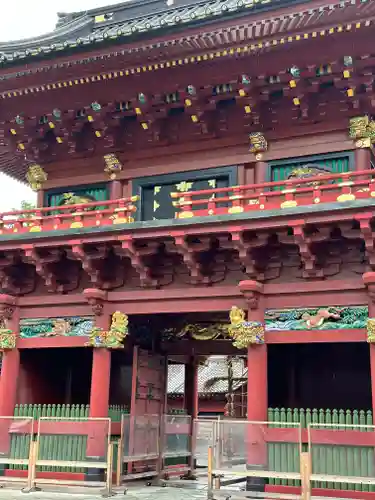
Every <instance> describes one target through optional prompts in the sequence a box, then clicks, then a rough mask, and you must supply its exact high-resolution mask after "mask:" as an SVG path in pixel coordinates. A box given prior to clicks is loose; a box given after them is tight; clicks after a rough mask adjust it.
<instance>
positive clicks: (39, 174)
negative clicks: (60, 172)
mask: <svg viewBox="0 0 375 500" xmlns="http://www.w3.org/2000/svg"><path fill="white" fill-rule="evenodd" d="M47 179H48V175H47V174H46V172H45V171H44V170H43V168H42V167H41V166H40V165H38V164H36V163H34V164H33V165H30V166H29V168H28V170H27V174H26V180H27V182H28V183H29V185H30V187H31V189H32V190H33V191H39V189H42V187H43V184H44V183H45V182H46V180H47Z"/></svg>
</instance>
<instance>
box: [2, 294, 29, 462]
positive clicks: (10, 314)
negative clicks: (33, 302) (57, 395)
mask: <svg viewBox="0 0 375 500" xmlns="http://www.w3.org/2000/svg"><path fill="white" fill-rule="evenodd" d="M0 317H1V322H2V326H4V327H5V328H7V329H9V330H12V332H13V333H15V334H16V335H17V336H18V334H19V308H18V307H17V303H16V298H15V297H12V296H10V295H3V294H0ZM19 372H20V351H19V349H17V348H15V349H10V350H5V351H4V352H3V360H2V367H1V376H0V417H13V415H14V408H15V406H16V402H17V386H18V380H19ZM10 425H11V420H10V419H1V418H0V453H2V454H4V455H5V456H7V455H9V452H10V444H11V441H10V434H9V428H10ZM26 432H27V431H26Z"/></svg>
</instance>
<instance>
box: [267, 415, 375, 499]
mask: <svg viewBox="0 0 375 500" xmlns="http://www.w3.org/2000/svg"><path fill="white" fill-rule="evenodd" d="M268 420H269V421H270V422H288V423H299V422H300V423H301V424H302V427H304V428H306V427H307V426H308V424H309V423H314V424H318V425H317V427H316V428H319V429H327V430H330V429H331V430H335V427H331V426H329V427H328V426H327V425H326V424H340V425H345V429H346V430H360V431H362V432H366V431H371V430H372V428H371V427H368V428H366V427H358V426H359V425H363V426H371V425H372V422H373V418H372V412H371V411H367V412H365V411H358V410H323V409H309V408H269V410H268ZM275 427H283V426H282V424H281V425H280V424H276V423H275ZM338 428H339V427H336V429H338ZM303 448H304V450H306V449H307V443H304V444H303ZM311 452H312V463H313V472H315V473H317V474H319V473H321V474H334V475H342V476H363V477H372V478H373V477H375V470H374V458H375V450H374V449H373V448H372V447H364V446H338V445H319V444H316V445H314V443H312V449H311ZM268 460H269V467H270V470H274V471H283V472H295V471H297V470H298V468H299V455H298V446H296V445H295V444H293V443H269V445H268ZM270 484H281V485H288V486H298V485H299V481H292V480H277V479H272V480H270ZM313 487H315V488H330V489H339V490H356V491H371V492H372V491H375V488H374V487H373V486H368V485H365V484H354V485H348V484H346V483H326V482H315V484H313Z"/></svg>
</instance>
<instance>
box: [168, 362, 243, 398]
mask: <svg viewBox="0 0 375 500" xmlns="http://www.w3.org/2000/svg"><path fill="white" fill-rule="evenodd" d="M232 365H233V377H234V378H237V379H238V378H240V377H246V374H247V368H245V364H244V361H243V359H240V358H234V359H233V362H232ZM211 381H213V383H212V384H211V383H210V382H211ZM184 384H185V367H184V365H169V366H168V394H183V393H184ZM241 385H243V382H241V381H236V382H235V383H234V389H238V388H239V387H241ZM227 391H228V368H227V364H226V357H225V356H210V357H209V358H208V359H207V360H206V362H205V364H204V365H201V366H200V367H199V368H198V392H199V394H217V393H226V392H227Z"/></svg>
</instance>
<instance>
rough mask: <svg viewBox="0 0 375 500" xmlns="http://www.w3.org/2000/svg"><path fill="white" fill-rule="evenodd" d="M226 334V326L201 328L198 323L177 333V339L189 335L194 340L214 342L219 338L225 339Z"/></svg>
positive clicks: (215, 324) (217, 324) (216, 324)
mask: <svg viewBox="0 0 375 500" xmlns="http://www.w3.org/2000/svg"><path fill="white" fill-rule="evenodd" d="M227 333H228V327H227V326H226V325H221V324H220V323H214V324H212V325H209V326H202V325H200V324H199V323H198V324H189V325H186V326H185V327H184V328H183V329H182V330H181V332H180V333H179V337H184V336H185V335H189V336H190V337H191V338H192V339H194V340H216V339H217V338H219V337H220V336H224V337H225V336H226V334H227Z"/></svg>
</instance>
